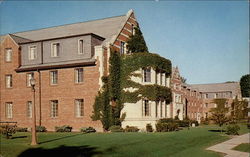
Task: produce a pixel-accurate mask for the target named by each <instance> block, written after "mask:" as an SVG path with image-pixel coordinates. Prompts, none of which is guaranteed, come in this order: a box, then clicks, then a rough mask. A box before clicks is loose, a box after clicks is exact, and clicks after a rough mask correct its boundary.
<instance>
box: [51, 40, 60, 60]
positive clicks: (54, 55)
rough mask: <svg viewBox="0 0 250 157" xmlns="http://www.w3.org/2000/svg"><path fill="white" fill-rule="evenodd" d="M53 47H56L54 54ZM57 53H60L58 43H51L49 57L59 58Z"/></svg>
mask: <svg viewBox="0 0 250 157" xmlns="http://www.w3.org/2000/svg"><path fill="white" fill-rule="evenodd" d="M54 45H58V47H57V46H56V48H57V49H56V53H55V50H54V48H55V47H54ZM59 53H60V43H59V42H53V43H51V48H50V56H51V57H59Z"/></svg>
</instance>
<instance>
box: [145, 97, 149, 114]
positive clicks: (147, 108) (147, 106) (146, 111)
mask: <svg viewBox="0 0 250 157" xmlns="http://www.w3.org/2000/svg"><path fill="white" fill-rule="evenodd" d="M149 115H150V113H149V101H148V100H144V116H149Z"/></svg>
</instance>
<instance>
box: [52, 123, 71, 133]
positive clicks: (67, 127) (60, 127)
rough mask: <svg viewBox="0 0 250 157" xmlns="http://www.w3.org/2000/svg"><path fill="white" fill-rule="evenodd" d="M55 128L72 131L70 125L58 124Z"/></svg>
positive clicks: (57, 130) (59, 130)
mask: <svg viewBox="0 0 250 157" xmlns="http://www.w3.org/2000/svg"><path fill="white" fill-rule="evenodd" d="M55 130H56V132H71V130H72V127H71V126H69V125H63V126H56V127H55Z"/></svg>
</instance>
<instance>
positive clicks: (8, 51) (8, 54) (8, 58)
mask: <svg viewBox="0 0 250 157" xmlns="http://www.w3.org/2000/svg"><path fill="white" fill-rule="evenodd" d="M5 61H6V62H11V61H12V49H11V48H7V49H5Z"/></svg>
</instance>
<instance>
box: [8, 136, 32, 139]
mask: <svg viewBox="0 0 250 157" xmlns="http://www.w3.org/2000/svg"><path fill="white" fill-rule="evenodd" d="M27 137H28V136H12V138H11V139H16V138H27Z"/></svg>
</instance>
